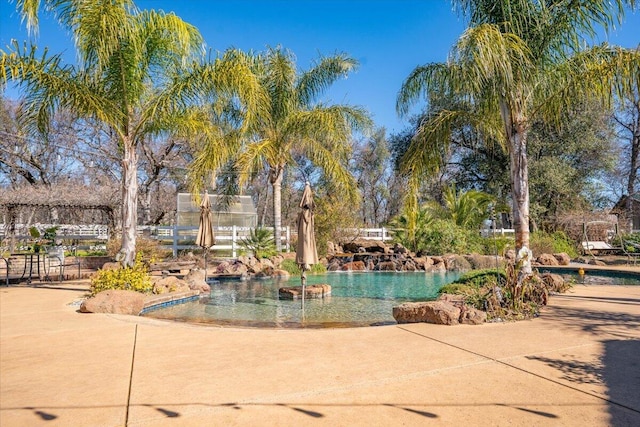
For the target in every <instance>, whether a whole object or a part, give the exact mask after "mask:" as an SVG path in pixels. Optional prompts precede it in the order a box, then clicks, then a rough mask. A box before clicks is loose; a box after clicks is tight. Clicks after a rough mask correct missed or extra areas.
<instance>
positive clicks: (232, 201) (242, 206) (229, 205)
mask: <svg viewBox="0 0 640 427" xmlns="http://www.w3.org/2000/svg"><path fill="white" fill-rule="evenodd" d="M209 201H210V202H211V213H212V216H213V220H212V225H213V226H214V227H231V226H234V225H235V226H236V227H251V228H255V227H256V226H257V225H258V212H257V210H256V208H255V206H254V205H253V200H252V199H251V196H218V195H215V194H210V195H209ZM199 220H200V206H199V205H198V204H196V203H195V202H194V201H193V195H192V194H191V193H178V206H177V212H176V225H178V226H194V227H197V226H198V222H199Z"/></svg>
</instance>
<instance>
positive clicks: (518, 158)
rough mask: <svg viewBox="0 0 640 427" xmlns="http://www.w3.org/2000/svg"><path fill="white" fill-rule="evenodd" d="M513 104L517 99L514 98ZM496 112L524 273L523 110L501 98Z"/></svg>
mask: <svg viewBox="0 0 640 427" xmlns="http://www.w3.org/2000/svg"><path fill="white" fill-rule="evenodd" d="M514 104H517V101H515V102H514ZM500 114H501V116H502V120H503V123H504V126H505V134H506V136H507V140H508V142H509V167H510V180H511V198H512V199H513V200H512V211H513V229H514V232H515V238H516V253H517V257H516V258H517V259H518V260H520V259H522V258H523V257H526V258H527V259H526V260H525V266H524V267H525V270H526V271H524V273H525V274H526V273H530V272H531V265H530V263H529V262H527V261H530V259H531V258H532V254H531V252H530V248H529V164H528V161H527V133H528V125H527V120H526V117H525V116H524V114H522V112H521V111H519V110H517V109H515V110H514V109H512V107H511V106H510V105H509V104H508V103H507V102H506V100H503V101H502V102H501V103H500Z"/></svg>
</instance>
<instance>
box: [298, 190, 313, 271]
mask: <svg viewBox="0 0 640 427" xmlns="http://www.w3.org/2000/svg"><path fill="white" fill-rule="evenodd" d="M313 208H314V204H313V193H312V192H311V185H310V184H309V183H308V182H307V184H306V185H305V186H304V192H303V193H302V200H300V209H301V210H300V213H298V244H297V245H296V263H297V264H298V265H299V266H300V268H301V269H302V270H309V269H311V265H313V264H317V263H318V251H317V250H316V236H315V233H314V221H313Z"/></svg>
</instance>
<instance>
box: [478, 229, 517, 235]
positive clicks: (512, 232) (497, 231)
mask: <svg viewBox="0 0 640 427" xmlns="http://www.w3.org/2000/svg"><path fill="white" fill-rule="evenodd" d="M515 233H516V230H514V229H513V228H495V229H494V228H484V229H482V230H480V234H481V235H482V237H493V235H494V234H495V235H496V236H501V237H504V236H506V235H510V236H515Z"/></svg>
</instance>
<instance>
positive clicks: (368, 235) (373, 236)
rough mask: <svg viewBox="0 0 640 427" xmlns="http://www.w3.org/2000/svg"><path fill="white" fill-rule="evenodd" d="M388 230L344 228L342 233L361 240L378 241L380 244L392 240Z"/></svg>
mask: <svg viewBox="0 0 640 427" xmlns="http://www.w3.org/2000/svg"><path fill="white" fill-rule="evenodd" d="M389 231H390V230H389V229H388V228H385V227H382V228H345V229H344V232H345V233H347V234H350V235H353V237H354V238H357V239H362V240H380V241H382V242H385V241H388V240H393V237H391V236H390V233H389Z"/></svg>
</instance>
